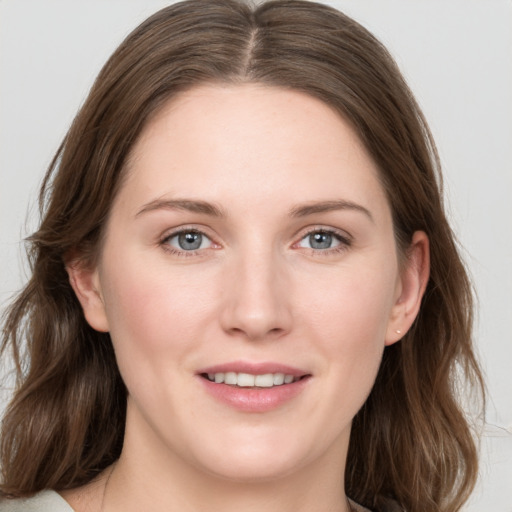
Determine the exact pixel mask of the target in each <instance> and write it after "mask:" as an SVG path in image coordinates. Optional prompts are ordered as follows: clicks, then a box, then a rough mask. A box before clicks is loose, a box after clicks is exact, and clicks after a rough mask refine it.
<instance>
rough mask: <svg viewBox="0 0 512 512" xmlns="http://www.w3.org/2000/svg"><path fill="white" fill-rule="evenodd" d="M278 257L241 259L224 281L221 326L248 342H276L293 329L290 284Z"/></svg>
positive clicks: (265, 254)
mask: <svg viewBox="0 0 512 512" xmlns="http://www.w3.org/2000/svg"><path fill="white" fill-rule="evenodd" d="M285 266H286V264H285V263H284V262H283V261H280V257H279V255H277V254H272V252H271V251H270V250H269V251H268V252H262V251H259V252H258V253H257V254H255V253H253V254H251V255H245V256H243V255H239V256H237V257H236V263H235V265H233V266H230V267H231V268H230V269H229V276H227V279H226V280H225V284H226V286H225V287H224V290H223V295H224V300H223V301H222V303H223V310H222V312H221V318H220V319H221V324H222V328H223V329H224V331H225V332H228V333H229V334H230V335H234V336H239V337H243V338H245V339H248V340H252V341H255V340H268V339H276V338H279V337H281V336H283V335H284V334H286V333H288V332H289V331H290V330H291V327H292V310H291V296H290V280H289V279H288V277H287V272H286V268H285Z"/></svg>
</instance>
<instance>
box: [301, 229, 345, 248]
mask: <svg viewBox="0 0 512 512" xmlns="http://www.w3.org/2000/svg"><path fill="white" fill-rule="evenodd" d="M340 244H341V241H340V239H339V237H338V236H336V235H335V234H334V233H330V232H329V231H315V232H314V233H309V235H307V236H305V237H304V238H303V239H302V240H301V241H300V243H299V246H300V247H307V248H308V249H316V250H322V249H333V248H334V247H337V246H338V245H340Z"/></svg>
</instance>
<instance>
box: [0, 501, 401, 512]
mask: <svg viewBox="0 0 512 512" xmlns="http://www.w3.org/2000/svg"><path fill="white" fill-rule="evenodd" d="M349 502H350V506H351V507H352V511H353V512H377V511H376V510H375V511H372V510H370V509H369V508H366V507H363V506H362V505H359V504H358V503H356V502H355V501H353V500H351V499H349ZM0 512H1V511H0ZM378 512H404V510H403V509H402V507H400V506H399V505H398V503H396V502H394V501H391V500H388V501H387V502H386V504H385V505H384V508H379V511H378Z"/></svg>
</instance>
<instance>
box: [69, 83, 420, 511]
mask: <svg viewBox="0 0 512 512" xmlns="http://www.w3.org/2000/svg"><path fill="white" fill-rule="evenodd" d="M127 173H128V174H127V179H126V181H125V183H124V184H123V186H122V188H121V190H120V192H119V193H118V196H117V197H116V199H115V201H114V204H113V206H112V211H111V215H110V218H109V220H108V224H107V229H106V238H105V243H104V245H103V247H102V252H101V256H100V259H99V263H98V266H97V267H95V268H92V269H89V268H82V267H80V266H79V265H78V264H73V263H71V264H70V265H69V267H68V272H69V274H70V280H71V283H72V285H73V287H74V289H75V291H76V294H77V296H78V298H79V300H80V301H81V303H82V306H83V309H84V313H85V316H86V318H87V320H88V322H89V323H90V325H91V326H92V327H94V328H95V329H97V330H100V331H109V332H110V333H111V336H112V341H113V344H114V348H115V350H116V355H117V359H118V364H119V367H120V370H121V374H122V376H123V379H124V381H125V383H126V385H127V388H128V391H129V397H128V417H127V425H126V437H125V444H124V447H123V451H122V455H121V458H120V460H119V461H118V462H117V463H116V465H115V467H114V468H111V469H110V470H107V471H106V472H105V473H104V474H103V475H102V477H101V478H100V479H99V480H98V481H96V482H94V483H93V484H91V485H89V486H86V487H84V488H82V489H76V490H73V491H68V492H67V493H64V497H65V498H66V499H67V500H68V501H69V503H70V504H71V505H72V506H73V507H74V508H75V510H77V511H86V510H99V509H100V508H102V509H103V510H112V511H114V510H123V511H132V510H133V511H135V510H142V509H144V507H145V506H147V504H148V503H151V509H152V510H154V511H159V510H161V511H164V510H183V511H199V510H201V511H216V510H223V511H224V512H226V511H228V512H229V511H233V512H234V511H236V512H240V511H252V510H255V511H256V510H258V511H261V510H266V511H273V510H276V511H277V510H279V511H280V512H282V511H292V510H293V511H294V512H297V511H302V510H304V511H306V510H308V511H311V510H316V511H339V512H346V511H347V510H348V507H347V501H346V498H345V495H344V493H343V475H344V469H345V460H346V454H347V448H348V442H349V435H350V428H351V421H352V418H353V417H354V415H355V414H356V413H357V411H358V410H359V409H360V407H361V406H362V405H363V403H364V401H365V399H366V398H367V396H368V394H369V392H370V390H371V388H372V385H373V383H374V380H375V377H376V374H377V371H378V368H379V364H380V361H381V357H382V353H383V350H384V348H385V346H386V345H390V344H392V343H395V342H397V341H398V340H399V339H400V337H401V336H403V334H404V333H405V332H406V331H407V329H408V328H409V327H410V325H411V324H412V322H413V321H414V318H415V316H416V314H417V312H418V308H419V304H420V300H421V296H422V294H423V292H424V289H425V285H426V281H427V278H428V240H427V237H426V236H425V234H424V233H421V232H418V233H415V235H414V237H413V240H412V243H411V247H410V250H409V252H408V257H407V258H406V260H405V263H404V264H403V265H400V266H399V264H398V260H399V258H398V254H397V249H396V245H395V239H394V236H393V225H392V219H391V212H390V207H389V204H388V202H387V199H386V195H385V193H384V190H383V188H382V186H381V184H380V181H379V178H378V170H377V168H376V166H375V164H374V163H373V161H372V159H371V158H370V157H369V155H368V153H367V151H366V149H365V148H364V146H363V145H362V143H361V142H360V140H359V139H358V137H357V136H356V135H355V133H354V131H353V130H352V129H351V128H350V126H349V125H348V123H346V122H345V121H344V120H343V119H342V118H341V117H340V116H339V115H338V114H336V113H335V112H333V111H332V110H331V109H330V108H329V107H328V106H327V105H325V104H323V103H322V102H320V101H319V100H316V99H314V98H312V97H309V96H307V95H305V94H303V93H300V92H294V91H289V90H282V89H278V88H271V87H267V86H261V85H257V84H246V85H238V86H213V85H209V86H201V87H197V88H194V89H192V90H190V91H187V92H185V93H182V94H181V95H180V96H179V97H177V98H174V99H172V100H171V101H170V102H169V103H168V104H167V105H166V106H165V107H164V108H163V109H162V110H161V111H160V112H159V113H158V114H157V115H156V117H154V118H153V119H152V120H151V121H150V122H149V124H148V125H147V126H146V128H145V130H144V131H143V134H142V136H141V138H140V139H139V140H138V142H137V143H136V145H135V147H134V150H133V153H132V155H131V158H130V162H129V166H128V169H127ZM169 200H171V201H172V200H180V201H181V200H187V201H206V202H208V203H209V204H211V205H214V206H215V208H216V209H217V210H220V212H217V213H222V215H212V214H211V213H212V212H207V211H190V210H189V208H188V207H183V206H184V203H182V204H181V205H180V207H179V208H176V207H173V208H171V207H169V205H167V206H163V205H162V204H161V203H158V204H157V203H155V201H156V202H158V201H160V202H161V201H169ZM325 202H331V203H332V202H338V203H337V207H336V208H330V209H327V211H312V209H309V210H305V209H304V207H305V206H311V205H312V204H318V203H323V204H324V205H325ZM340 202H343V203H340ZM340 204H341V205H342V206H343V207H340ZM187 205H189V203H187ZM187 205H185V206H187ZM331 206H332V205H331ZM300 208H302V211H301V215H298V210H299V209H300ZM317 209H318V208H317ZM324 210H325V208H324ZM180 229H185V230H187V229H188V230H190V229H193V230H196V231H200V232H202V233H204V237H203V243H202V246H201V248H200V249H199V250H197V251H191V252H190V251H189V252H186V251H185V250H184V249H181V248H180V246H179V243H178V242H179V240H178V238H177V236H176V232H177V231H179V230H180ZM311 230H314V231H315V230H316V232H318V231H322V230H323V232H324V233H326V232H330V233H332V235H331V236H332V238H331V240H332V243H331V246H330V247H328V248H318V246H315V245H314V244H313V245H314V247H311V244H312V239H311V238H310V233H311ZM313 242H314V240H313ZM397 330H400V331H401V332H400V333H397ZM230 361H247V362H262V361H272V362H278V363H281V364H286V365H291V366H293V367H297V368H300V369H301V370H304V372H306V373H307V374H309V375H310V377H309V379H308V382H307V383H306V385H305V386H304V387H303V389H302V391H301V392H300V393H299V394H298V395H297V396H295V397H294V398H293V399H291V400H289V401H287V402H285V403H284V404H283V405H281V406H279V407H277V408H275V409H273V410H271V411H268V412H263V413H252V412H246V411H240V410H238V409H236V408H233V407H231V406H229V405H226V404H224V403H221V402H219V401H218V400H216V399H215V398H213V397H212V396H211V395H210V394H209V393H207V392H206V391H205V389H204V386H203V382H201V378H200V377H198V375H197V372H198V371H199V370H200V369H201V368H205V367H207V366H211V365H214V364H221V363H226V362H230ZM107 482H108V484H107Z"/></svg>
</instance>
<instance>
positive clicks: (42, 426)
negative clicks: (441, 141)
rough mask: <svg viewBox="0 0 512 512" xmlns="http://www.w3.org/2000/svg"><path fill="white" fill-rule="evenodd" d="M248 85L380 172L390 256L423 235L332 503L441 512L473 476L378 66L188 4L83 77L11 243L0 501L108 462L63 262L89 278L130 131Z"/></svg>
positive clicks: (417, 174)
mask: <svg viewBox="0 0 512 512" xmlns="http://www.w3.org/2000/svg"><path fill="white" fill-rule="evenodd" d="M244 82H256V83H262V84H267V85H270V86H277V87H285V88H291V89H295V90H299V91H303V92H305V93H307V94H309V95H311V96H314V97H316V98H319V99H320V100H322V101H324V102H325V103H327V104H328V105H330V106H331V107H332V108H333V109H335V110H336V111H337V112H339V114H340V115H341V116H343V118H344V119H346V120H348V121H349V122H350V123H351V124H352V126H353V128H354V129H355V130H356V132H357V133H358V135H359V137H360V138H361V140H362V141H363V142H364V144H365V145H366V147H367V149H368V150H369V152H370V154H371V155H372V157H373V159H374V161H375V162H376V164H377V165H378V167H379V169H380V177H381V180H382V184H383V186H384V189H385V191H386V193H387V196H388V199H389V203H390V206H391V209H392V214H393V220H394V229H395V235H396V240H397V246H398V248H399V251H401V253H402V254H405V253H406V251H407V246H408V244H409V242H410V240H411V236H412V234H413V233H414V232H415V231H417V230H423V231H425V232H426V233H427V234H428V236H429V239H430V245H431V256H430V257H431V274H430V280H429V283H428V286H427V290H426V294H425V297H424V299H423V303H422V306H421V310H420V313H419V316H418V318H417V319H416V322H415V324H414V326H413V328H412V329H411V330H410V331H409V332H408V334H407V335H406V336H405V337H404V339H403V340H402V341H401V342H399V343H396V344H394V345H392V346H390V347H387V348H386V349H385V352H384V356H383V360H382V364H381V367H380V371H379V374H378V376H377V380H376V383H375V386H374V388H373V390H372V392H371V395H370V397H369V398H368V400H367V402H366V403H365V405H364V406H363V408H362V409H361V410H360V411H359V413H358V414H357V416H356V417H355V419H354V422H353V428H352V435H351V440H350V447H349V454H348V460H347V468H346V482H345V485H346V492H347V494H348V495H349V496H351V497H352V498H353V499H354V500H356V501H358V502H359V503H361V504H363V505H365V506H367V507H369V508H372V509H376V510H379V509H381V508H382V507H384V506H385V503H386V502H387V501H388V500H391V499H392V500H395V501H396V502H398V503H399V504H400V505H401V506H402V507H403V508H404V509H405V510H407V511H409V512H414V511H421V512H430V511H431V512H434V511H445V512H447V511H450V512H453V511H456V510H459V509H460V507H461V506H462V504H463V503H464V501H465V500H466V499H467V497H468V496H469V493H470V492H471V489H472V488H473V485H474V483H475V479H476V475H477V453H476V447H475V442H474V439H473V436H472V431H471V428H470V424H469V423H468V421H467V419H466V416H465V414H464V412H463V410H462V408H461V406H460V405H459V398H460V397H459V392H458V390H459V389H460V385H461V383H462V384H463V385H464V386H466V389H468V387H472V388H473V387H474V388H475V389H476V390H477V391H482V390H483V386H482V378H481V374H480V371H479V368H478V364H477V362H476V360H475V356H474V352H473V348H472V340H471V326H472V311H473V307H472V290H471V286H470V282H469V280H468V277H467V273H466V271H465V268H464V265H463V263H462V262H461V259H460V256H459V253H458V250H457V246H456V243H455V241H454V236H453V233H452V231H451V229H450V227H449V225H448V222H447V220H446V217H445V214H444V210H443V204H442V189H441V176H440V171H439V159H438V156H437V153H436V149H435V145H434V142H433V139H432V136H431V134H430V132H429V129H428V126H427V124H426V122H425V120H424V118H423V115H422V113H421V111H420V109H419V107H418V105H417V104H416V102H415V100H414V98H413V96H412V94H411V92H410V90H409V88H408V87H407V85H406V83H405V82H404V80H403V78H402V76H401V74H400V72H399V70H398V68H397V66H396V65H395V63H394V61H393V60H392V58H391V57H390V56H389V54H388V52H387V51H386V49H385V48H384V47H383V46H382V45H381V44H380V43H379V42H378V41H377V40H376V39H375V38H374V37H373V36H372V35H371V34H370V33H369V32H368V31H367V30H365V29H364V28H363V27H361V26H360V25H359V24H358V23H356V22H355V21H354V20H352V19H350V18H349V17H347V16H345V15H344V14H342V13H340V12H338V11H336V10H334V9H333V8H330V7H327V6H324V5H320V4H316V3H311V2H305V1H301V0H283V1H270V2H266V3H263V4H261V5H259V6H257V7H254V8H251V7H250V6H249V5H247V4H245V3H242V2H239V1H235V0H191V1H187V2H182V3H178V4H175V5H172V6H170V7H167V8H165V9H163V10H161V11H159V12H157V13H156V14H154V15H153V16H152V17H150V18H149V19H148V20H146V21H145V22H144V23H142V24H141V25H140V26H139V27H138V28H137V29H135V31H134V32H132V33H131V34H130V35H129V36H128V37H127V38H126V40H125V41H124V42H123V43H122V44H121V46H120V47H119V48H118V49H117V50H116V52H115V53H114V54H113V55H112V57H111V58H110V59H109V61H108V62H107V63H106V65H105V66H104V68H103V69H102V71H101V73H100V74H99V76H98V78H97V80H96V82H95V83H94V86H93V87H92V90H91V92H90V94H89V97H88V98H87V100H86V102H85V104H84V105H83V107H82V108H81V110H80V112H79V113H78V115H77V116H76V118H75V120H74V122H73V124H72V126H71V128H70V130H69V132H68V134H67V136H66V138H65V139H64V141H63V143H62V145H61V147H60V148H59V150H58V152H57V154H56V156H55V158H54V160H53V162H52V164H51V165H50V168H49V170H48V172H47V174H46V177H45V180H44V183H43V186H42V189H41V193H40V205H41V212H42V221H41V225H40V228H39V230H38V231H37V232H36V233H34V234H33V235H32V236H31V237H30V238H29V243H30V251H29V258H30V263H31V268H32V277H31V279H30V281H29V282H28V284H27V285H26V287H25V288H24V289H23V290H22V292H21V293H20V295H19V296H18V298H17V300H16V301H15V302H14V303H13V304H12V306H11V307H10V309H9V311H8V314H7V315H6V318H5V327H4V337H3V344H2V347H3V348H2V350H4V351H5V350H6V348H7V347H8V346H10V347H11V348H12V350H13V354H14V360H15V362H16V366H17V377H18V381H17V389H16V392H15V394H14V398H13V400H12V402H11V403H10V405H9V407H8V409H7V412H6V415H5V418H4V421H3V427H2V428H3V430H2V440H1V443H2V444H1V461H2V471H3V481H2V484H1V492H2V493H3V494H4V495H11V496H23V495H27V494H30V493H34V492H36V491H38V490H41V489H44V488H52V489H56V490H63V489H69V488H73V487H77V486H79V485H81V484H84V483H87V482H89V481H90V480H91V479H92V478H94V477H95V476H96V475H97V474H98V473H99V472H101V471H102V470H103V469H104V468H105V467H107V466H108V465H110V464H111V463H112V462H113V461H115V460H116V459H117V457H119V454H120V451H121V448H122V443H123V432H124V423H125V414H126V389H125V387H124V384H123V382H122V380H121V377H120V375H119V371H118V369H117V365H116V361H115V357H114V352H113V349H112V344H111V341H110V338H109V335H108V334H105V333H99V332H96V331H94V330H93V329H92V328H91V327H90V326H89V325H88V324H87V322H86V321H85V319H84V316H83V313H82V310H81V307H80V304H79V302H78V301H77V299H76V297H75V295H74V293H73V291H72V289H71V287H70V284H69V281H68V276H67V274H66V270H65V260H66V258H68V257H69V255H70V254H74V255H77V254H78V255H79V256H80V258H81V259H82V260H83V262H84V264H94V261H95V258H96V257H97V255H98V252H99V251H100V247H101V239H102V235H103V231H104V227H105V221H106V219H107V217H108V215H109V209H110V207H111V205H112V202H113V198H114V196H115V194H116V191H117V190H118V189H119V187H120V184H121V180H122V177H123V169H124V167H125V164H126V162H127V158H128V157H129V154H130V150H131V148H132V147H133V145H134V143H135V141H136V140H137V138H138V136H139V134H140V132H141V130H142V128H143V127H144V126H145V124H146V123H147V122H148V119H149V118H150V117H151V116H152V115H153V114H154V113H155V112H156V111H157V110H158V109H159V107H160V106H161V105H162V104H163V103H164V102H166V101H168V100H169V99H170V98H172V97H173V96H174V95H175V94H177V93H178V92H180V91H183V90H186V89H189V88H191V87H194V86H195V85H198V84H202V83H230V84H236V83H244Z"/></svg>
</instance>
